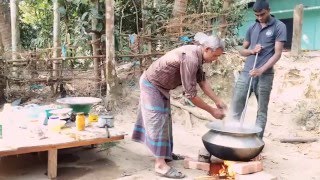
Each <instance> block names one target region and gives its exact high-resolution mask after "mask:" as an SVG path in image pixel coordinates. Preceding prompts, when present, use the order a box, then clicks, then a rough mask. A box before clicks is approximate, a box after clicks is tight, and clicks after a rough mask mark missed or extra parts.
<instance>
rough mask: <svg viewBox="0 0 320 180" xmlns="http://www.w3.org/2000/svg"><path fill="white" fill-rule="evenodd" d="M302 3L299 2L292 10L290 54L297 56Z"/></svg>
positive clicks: (299, 44)
mask: <svg viewBox="0 0 320 180" xmlns="http://www.w3.org/2000/svg"><path fill="white" fill-rule="evenodd" d="M302 20H303V5H302V4H299V5H297V6H296V7H295V8H294V12H293V35H292V46H291V54H292V55H293V56H298V55H299V54H300V52H301V37H302V36H301V35H302Z"/></svg>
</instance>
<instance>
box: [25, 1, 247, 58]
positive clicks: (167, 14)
mask: <svg viewBox="0 0 320 180" xmlns="http://www.w3.org/2000/svg"><path fill="white" fill-rule="evenodd" d="M52 1H54V0H24V1H20V6H19V8H20V24H21V25H20V28H21V41H22V45H23V47H24V48H25V49H34V48H36V47H37V48H48V47H52V36H53V34H52V29H53V27H52V24H53V12H52V9H53V7H52V6H53V5H52V4H53V2H52ZM145 1H146V6H145V8H144V9H141V1H140V0H126V1H124V0H115V7H114V9H115V38H116V39H115V43H116V50H117V52H121V53H125V52H127V53H129V52H130V51H131V49H130V47H129V41H128V36H126V34H127V35H129V34H133V33H136V34H140V35H142V34H146V32H147V31H146V30H151V31H152V33H153V34H152V37H161V38H162V37H163V38H166V32H165V29H164V28H161V27H162V26H163V25H164V23H166V22H167V21H168V20H169V19H170V18H171V14H172V9H173V4H174V0H157V1H151V0H145ZM155 2H157V4H154V3H155ZM59 3H60V7H59V12H60V15H61V21H60V31H61V37H60V39H61V44H66V45H67V47H68V53H69V54H70V53H71V49H70V47H73V48H75V50H74V51H72V53H73V54H76V55H91V54H92V52H91V44H90V43H88V42H90V40H91V34H90V33H89V32H90V30H91V29H92V27H91V26H92V24H91V21H92V19H98V25H97V28H96V30H97V31H98V32H100V35H101V41H104V38H105V37H104V36H103V34H104V32H105V23H104V22H105V18H104V17H105V14H104V13H105V6H104V3H105V2H104V0H100V1H99V8H98V9H97V8H96V7H95V6H93V3H92V1H91V0H59ZM222 6H223V0H189V1H188V6H187V7H188V8H187V13H188V14H191V13H203V12H216V13H224V12H222ZM243 9H244V7H241V6H239V5H236V3H234V4H232V5H231V7H230V9H229V11H228V12H232V13H229V14H228V15H227V21H228V22H232V23H236V24H234V25H231V26H229V27H228V34H227V35H228V36H227V38H226V41H227V43H228V44H235V43H236V41H235V39H236V34H235V33H236V31H235V29H236V28H237V27H239V26H240V25H241V21H242V19H243V16H244V14H243V12H244V11H243ZM142 17H144V19H142ZM213 22H214V23H219V19H218V18H217V19H213ZM143 24H144V27H145V30H143V29H142V26H143ZM155 43H156V42H155ZM165 43H166V44H168V45H166V44H163V46H171V45H173V44H174V42H171V41H168V42H165ZM153 46H155V44H153ZM141 47H142V48H141V52H144V49H145V47H146V46H145V45H143V44H142V45H141Z"/></svg>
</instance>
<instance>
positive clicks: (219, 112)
mask: <svg viewBox="0 0 320 180" xmlns="http://www.w3.org/2000/svg"><path fill="white" fill-rule="evenodd" d="M210 114H211V115H212V116H213V117H214V118H216V119H223V118H224V117H225V116H226V115H225V113H224V112H223V110H222V109H218V108H212V109H211V110H210Z"/></svg>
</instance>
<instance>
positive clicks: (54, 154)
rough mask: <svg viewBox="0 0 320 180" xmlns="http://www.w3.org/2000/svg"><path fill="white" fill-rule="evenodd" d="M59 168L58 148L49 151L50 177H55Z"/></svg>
mask: <svg viewBox="0 0 320 180" xmlns="http://www.w3.org/2000/svg"><path fill="white" fill-rule="evenodd" d="M57 169H58V150H57V149H51V150H49V151H48V178H49V179H55V178H56V177H57Z"/></svg>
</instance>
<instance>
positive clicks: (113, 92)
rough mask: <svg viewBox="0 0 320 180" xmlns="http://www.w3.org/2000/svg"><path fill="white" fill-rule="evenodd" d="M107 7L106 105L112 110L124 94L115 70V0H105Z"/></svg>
mask: <svg viewBox="0 0 320 180" xmlns="http://www.w3.org/2000/svg"><path fill="white" fill-rule="evenodd" d="M105 8H106V69H107V78H106V81H107V97H106V105H107V108H108V110H112V109H113V108H114V106H115V105H116V102H115V100H116V97H117V96H118V95H121V94H122V91H121V88H120V86H119V83H118V78H117V74H116V70H115V64H116V61H115V53H114V52H115V47H114V0H105Z"/></svg>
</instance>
